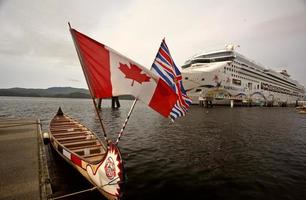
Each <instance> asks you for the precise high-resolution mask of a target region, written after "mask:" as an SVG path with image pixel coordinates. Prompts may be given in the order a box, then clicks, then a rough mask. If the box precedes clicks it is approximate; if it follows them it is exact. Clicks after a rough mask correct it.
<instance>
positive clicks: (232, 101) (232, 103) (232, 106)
mask: <svg viewBox="0 0 306 200" xmlns="http://www.w3.org/2000/svg"><path fill="white" fill-rule="evenodd" d="M231 108H234V100H233V99H231Z"/></svg>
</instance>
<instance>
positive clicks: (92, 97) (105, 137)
mask: <svg viewBox="0 0 306 200" xmlns="http://www.w3.org/2000/svg"><path fill="white" fill-rule="evenodd" d="M68 25H69V31H70V33H71V37H72V40H73V43H74V47H75V49H76V51H77V54H78V57H79V60H80V64H81V66H82V70H83V73H84V76H85V79H86V83H87V86H88V88H89V92H90V96H91V99H92V102H93V104H94V107H95V111H96V114H97V116H98V118H99V121H100V125H101V128H102V131H103V135H104V139H105V141H107V134H106V131H105V128H104V124H103V121H102V118H101V115H100V113H99V111H98V107H97V102H96V100H95V98H94V96H93V92H92V89H91V87H90V84H89V82H88V76H87V74H86V70H85V64H84V62H83V58H82V54H81V53H80V49H79V44H78V42H77V41H76V39H75V34H74V32H73V31H72V28H71V25H70V22H68ZM106 143H107V145H108V142H106Z"/></svg>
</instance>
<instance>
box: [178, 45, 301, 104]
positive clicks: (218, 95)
mask: <svg viewBox="0 0 306 200" xmlns="http://www.w3.org/2000/svg"><path fill="white" fill-rule="evenodd" d="M182 76H183V77H182V78H183V84H184V87H185V89H186V91H187V94H188V96H189V97H190V98H191V99H192V100H193V103H194V104H198V103H199V101H200V100H205V101H207V100H209V101H210V103H212V104H230V103H232V102H237V103H238V102H239V103H241V104H243V103H247V104H248V105H252V104H256V105H270V106H274V105H280V106H286V105H290V104H296V102H297V101H300V100H303V98H304V95H305V88H304V87H303V86H302V85H301V84H299V83H298V82H297V81H295V80H293V79H291V78H290V75H289V74H288V73H287V71H286V70H282V71H280V72H277V71H274V70H272V69H269V68H266V67H264V66H262V65H261V64H258V63H256V62H254V61H252V60H250V59H248V58H246V57H245V56H243V55H241V54H240V53H238V52H237V51H236V50H235V48H234V45H227V46H226V48H225V49H224V50H219V51H214V52H209V53H204V54H200V55H196V56H194V57H192V58H191V59H189V60H187V61H186V62H185V64H184V65H183V66H182Z"/></svg>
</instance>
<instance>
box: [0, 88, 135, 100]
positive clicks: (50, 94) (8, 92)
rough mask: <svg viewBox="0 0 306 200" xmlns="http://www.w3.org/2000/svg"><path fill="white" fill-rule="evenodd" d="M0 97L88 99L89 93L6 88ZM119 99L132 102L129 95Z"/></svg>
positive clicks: (65, 89) (56, 89) (58, 89)
mask: <svg viewBox="0 0 306 200" xmlns="http://www.w3.org/2000/svg"><path fill="white" fill-rule="evenodd" d="M0 96H5V97H46V98H73V99H90V98H91V96H90V93H89V91H88V90H87V89H82V88H73V87H51V88H47V89H31V88H8V89H0ZM120 99H127V100H133V99H134V97H132V96H130V95H123V96H120Z"/></svg>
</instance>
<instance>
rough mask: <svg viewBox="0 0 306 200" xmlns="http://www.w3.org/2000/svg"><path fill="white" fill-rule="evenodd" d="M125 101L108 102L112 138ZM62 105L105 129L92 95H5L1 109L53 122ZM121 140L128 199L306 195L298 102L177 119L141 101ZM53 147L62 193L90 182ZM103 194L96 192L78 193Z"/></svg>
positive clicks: (305, 120)
mask: <svg viewBox="0 0 306 200" xmlns="http://www.w3.org/2000/svg"><path fill="white" fill-rule="evenodd" d="M121 104H122V107H121V108H120V109H118V110H113V109H111V108H110V102H109V101H104V102H103V104H102V106H103V114H102V115H103V118H104V120H105V124H106V129H107V131H108V132H109V135H110V136H111V137H112V138H115V137H116V136H117V132H118V131H119V130H120V128H121V125H122V123H123V121H124V119H125V117H126V115H127V113H128V110H129V106H130V105H131V104H132V102H131V101H121ZM58 106H61V107H62V108H63V111H64V112H66V113H67V114H69V115H70V116H73V117H74V118H77V119H79V120H80V121H82V122H83V123H84V124H86V125H87V126H88V127H90V128H92V129H93V130H95V131H96V132H98V134H99V135H100V136H102V134H101V133H100V127H99V123H98V120H97V118H96V116H95V114H94V110H93V106H92V102H91V101H90V100H84V99H53V98H13V97H0V117H36V118H40V119H41V120H42V121H43V125H44V126H43V129H44V130H47V128H48V126H47V125H48V122H49V120H50V119H51V118H52V116H53V115H54V114H55V112H56V111H57V108H58ZM119 146H120V148H121V151H122V154H123V159H124V161H125V167H126V172H127V184H126V192H125V195H124V198H125V199H170V198H171V199H303V200H304V199H306V115H302V114H298V113H297V112H296V111H295V109H294V108H259V107H256V108H234V109H231V108H229V107H218V108H212V109H203V108H199V107H198V106H193V107H191V109H190V112H189V113H188V115H187V116H186V117H184V118H181V119H179V120H177V121H176V122H175V123H171V122H169V120H167V119H164V118H162V117H161V116H159V115H158V114H156V113H155V112H153V111H151V110H150V109H149V108H147V107H146V106H144V105H143V104H141V103H139V104H137V105H136V108H135V111H134V113H133V115H132V117H131V119H130V122H129V124H128V126H127V128H126V131H125V135H124V136H123V138H122V141H121V143H120V144H119ZM47 150H48V151H47V153H48V154H49V163H50V173H51V176H52V177H51V178H52V184H53V189H54V192H55V193H56V194H57V195H60V194H66V193H69V192H74V191H77V190H80V189H87V188H90V187H91V186H90V185H89V184H88V183H87V181H86V180H84V179H83V178H82V177H81V176H80V175H79V174H78V173H76V172H75V171H74V170H73V168H71V167H70V166H69V165H68V164H66V163H65V162H64V161H62V160H61V158H59V157H58V156H57V155H56V154H55V153H54V152H53V151H51V150H50V148H48V149H47ZM101 198H102V196H101V195H100V194H99V193H98V192H92V193H86V194H83V195H79V196H77V197H74V198H73V199H101Z"/></svg>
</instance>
